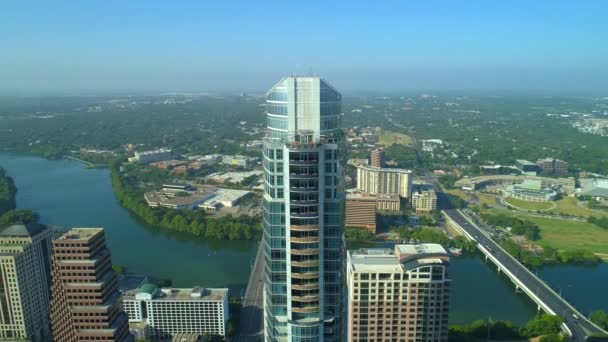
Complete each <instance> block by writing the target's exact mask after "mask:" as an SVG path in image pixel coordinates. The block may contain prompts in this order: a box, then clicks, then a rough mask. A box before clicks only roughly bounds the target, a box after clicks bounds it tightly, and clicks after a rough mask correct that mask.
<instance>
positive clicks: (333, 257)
mask: <svg viewBox="0 0 608 342" xmlns="http://www.w3.org/2000/svg"><path fill="white" fill-rule="evenodd" d="M340 100H341V95H340V94H339V93H338V92H337V91H336V90H335V89H333V88H332V87H331V86H329V85H328V84H327V83H326V82H325V81H323V80H322V79H319V78H315V77H289V78H285V79H283V80H282V81H281V82H279V83H278V84H277V85H276V86H275V87H274V88H273V89H271V90H270V91H269V92H268V94H267V103H266V105H267V106H266V110H267V112H266V114H267V133H268V134H267V138H266V141H265V146H264V162H263V163H264V173H265V177H264V179H265V187H264V189H265V194H264V247H265V251H266V253H265V261H266V269H265V272H266V281H265V287H264V292H265V293H264V314H265V319H264V330H265V331H264V335H265V339H266V341H341V340H343V338H342V337H343V336H342V331H343V330H342V324H343V321H342V315H343V312H342V311H343V306H342V303H341V298H342V291H343V287H342V276H343V273H344V272H343V269H344V252H345V249H344V239H343V235H344V225H343V222H344V201H345V194H344V173H345V171H344V167H345V163H344V146H343V139H342V133H341V130H340V115H341V104H340Z"/></svg>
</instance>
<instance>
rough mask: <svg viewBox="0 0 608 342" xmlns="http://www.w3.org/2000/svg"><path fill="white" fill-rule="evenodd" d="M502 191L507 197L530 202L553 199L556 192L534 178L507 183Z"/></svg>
mask: <svg viewBox="0 0 608 342" xmlns="http://www.w3.org/2000/svg"><path fill="white" fill-rule="evenodd" d="M504 193H505V195H506V196H508V197H513V198H517V199H521V200H524V201H531V202H547V201H553V200H554V199H555V196H557V192H555V191H554V190H553V189H551V188H544V187H543V186H542V182H541V181H540V180H536V179H525V180H524V181H523V183H521V184H513V185H509V186H507V188H506V189H505V191H504Z"/></svg>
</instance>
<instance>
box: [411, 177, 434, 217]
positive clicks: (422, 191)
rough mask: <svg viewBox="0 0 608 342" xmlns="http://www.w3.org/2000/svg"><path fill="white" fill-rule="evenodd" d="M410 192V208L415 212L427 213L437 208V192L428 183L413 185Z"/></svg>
mask: <svg viewBox="0 0 608 342" xmlns="http://www.w3.org/2000/svg"><path fill="white" fill-rule="evenodd" d="M414 188H415V190H414V191H413V192H412V208H413V209H414V210H415V211H416V213H417V214H428V213H430V212H431V211H433V210H437V194H436V193H435V190H434V189H433V187H432V186H431V185H429V184H417V185H414Z"/></svg>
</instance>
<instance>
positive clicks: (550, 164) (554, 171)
mask: <svg viewBox="0 0 608 342" xmlns="http://www.w3.org/2000/svg"><path fill="white" fill-rule="evenodd" d="M536 165H538V167H539V168H540V169H542V171H543V172H545V173H547V174H550V175H554V176H561V175H565V174H567V173H568V163H566V162H565V161H563V160H559V159H554V158H544V159H539V160H537V161H536Z"/></svg>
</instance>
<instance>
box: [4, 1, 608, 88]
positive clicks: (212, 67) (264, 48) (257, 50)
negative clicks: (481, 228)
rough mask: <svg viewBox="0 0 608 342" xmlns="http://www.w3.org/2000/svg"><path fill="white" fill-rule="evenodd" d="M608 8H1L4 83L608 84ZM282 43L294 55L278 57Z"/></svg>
mask: <svg viewBox="0 0 608 342" xmlns="http://www.w3.org/2000/svg"><path fill="white" fill-rule="evenodd" d="M321 8H322V9H323V10H319V9H321ZM607 12H608V9H607V7H606V5H605V3H603V2H600V1H588V2H585V5H584V6H577V4H574V3H569V2H551V1H540V2H534V3H529V2H524V1H517V2H509V3H508V4H507V3H498V4H495V3H493V4H487V3H483V2H465V1H456V2H425V3H417V2H414V3H398V2H395V3H390V4H385V5H384V6H371V5H370V4H369V3H346V2H335V3H330V4H327V3H320V2H312V3H308V4H307V6H300V5H298V4H292V3H285V4H281V5H280V6H277V5H276V4H274V3H272V2H256V3H255V4H253V3H248V2H239V1H237V2H230V3H215V4H210V3H197V2H191V1H183V2H180V3H178V4H174V3H172V4H166V3H153V4H150V3H146V6H143V5H142V3H124V2H112V1H110V2H103V3H87V4H78V6H76V5H74V3H71V2H65V1H62V2H53V3H52V4H44V3H38V4H36V6H31V4H25V3H12V4H3V8H2V11H0V28H1V29H2V30H0V32H1V33H0V39H2V41H3V42H4V47H5V48H6V49H7V51H10V52H11V53H7V54H3V55H2V56H0V78H2V79H5V80H10V82H6V83H3V84H1V85H0V93H1V94H49V93H54V94H56V93H60V94H66V93H67V94H72V93H73V94H89V95H90V94H107V93H124V92H127V93H128V92H140V93H141V92H156V93H157V92H165V91H180V92H186V91H191V92H200V91H262V90H264V89H266V88H267V87H268V86H269V85H270V84H272V82H273V80H275V79H278V78H280V77H281V76H282V75H285V74H290V73H297V74H311V73H314V74H323V75H324V76H325V77H327V78H329V79H332V81H333V83H334V84H335V85H336V87H338V88H340V89H341V90H342V91H343V92H345V91H348V92H353V91H372V90H373V91H405V90H425V89H430V90H523V91H526V90H528V91H531V90H537V91H538V90H550V91H559V90H562V91H579V92H580V91H596V92H601V91H606V90H607V89H608V81H607V80H608V77H606V76H607V75H608V65H607V64H606V62H605V58H604V56H605V55H606V53H607V52H608V50H607V49H608V47H607V46H606V44H604V43H603V40H602V37H603V36H604V35H605V33H606V32H608V26H607V25H608V24H606V21H605V20H603V18H604V17H605V15H606V13H607ZM284 13H292V15H289V16H284V15H283V14H284ZM310 18H314V22H317V23H320V24H318V25H310ZM602 33H604V34H602ZM276 42H280V45H281V46H282V47H283V48H285V49H290V50H291V51H293V53H288V54H285V55H283V56H282V58H280V59H277V60H273V62H272V63H270V62H269V59H268V58H267V56H268V55H269V54H270V53H272V49H273V48H274V47H275V46H276ZM317 51H325V52H326V53H321V54H318V53H316V52H317Z"/></svg>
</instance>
